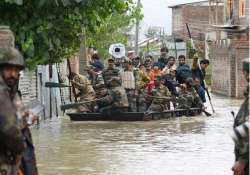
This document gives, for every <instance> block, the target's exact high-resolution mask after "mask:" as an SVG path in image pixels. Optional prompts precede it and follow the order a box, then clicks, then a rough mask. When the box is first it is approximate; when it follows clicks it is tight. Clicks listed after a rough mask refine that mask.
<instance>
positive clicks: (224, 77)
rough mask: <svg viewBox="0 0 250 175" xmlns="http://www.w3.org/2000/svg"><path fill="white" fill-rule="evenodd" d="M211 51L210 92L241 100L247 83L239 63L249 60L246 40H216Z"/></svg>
mask: <svg viewBox="0 0 250 175" xmlns="http://www.w3.org/2000/svg"><path fill="white" fill-rule="evenodd" d="M211 51H212V52H211V59H212V60H211V61H212V64H211V65H212V92H214V93H219V94H222V95H226V96H230V97H236V98H242V97H243V92H244V90H245V88H246V85H247V82H246V80H245V78H244V77H243V74H242V63H241V61H242V60H243V59H244V58H249V43H248V40H237V39H234V40H229V39H227V40H218V41H217V42H216V43H214V44H213V45H211Z"/></svg>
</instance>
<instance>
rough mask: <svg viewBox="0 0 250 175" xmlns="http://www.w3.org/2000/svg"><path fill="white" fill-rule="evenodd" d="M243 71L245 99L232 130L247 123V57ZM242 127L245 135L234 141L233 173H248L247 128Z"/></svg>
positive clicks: (242, 174) (238, 174) (246, 174)
mask: <svg viewBox="0 0 250 175" xmlns="http://www.w3.org/2000/svg"><path fill="white" fill-rule="evenodd" d="M243 73H244V76H245V78H246V80H247V82H248V85H247V88H246V91H245V92H244V96H245V100H244V102H243V104H242V105H241V107H240V110H239V112H238V114H237V116H236V118H235V121H234V131H236V130H238V129H237V128H239V127H241V126H246V124H247V125H249V59H245V60H243ZM243 128H244V129H245V131H244V132H245V137H243V136H239V138H238V141H237V142H235V164H234V166H233V167H232V170H233V171H234V174H235V175H248V174H249V129H248V127H243ZM243 135H244V134H243Z"/></svg>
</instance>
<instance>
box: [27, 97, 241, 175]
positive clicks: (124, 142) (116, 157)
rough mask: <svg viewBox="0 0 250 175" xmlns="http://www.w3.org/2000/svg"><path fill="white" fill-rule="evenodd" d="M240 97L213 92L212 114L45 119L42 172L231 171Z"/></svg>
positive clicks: (38, 135)
mask: <svg viewBox="0 0 250 175" xmlns="http://www.w3.org/2000/svg"><path fill="white" fill-rule="evenodd" d="M241 102H242V101H241V100H231V99H225V97H221V96H213V103H214V106H215V109H216V114H215V115H214V116H212V117H206V116H205V115H202V116H198V117H182V118H176V119H169V120H160V121H149V122H71V121H70V120H69V118H68V117H67V116H64V117H59V118H56V119H53V120H47V121H45V122H42V123H41V125H40V128H39V129H38V130H37V129H35V128H34V129H32V133H33V139H34V143H35V145H36V154H37V159H38V160H37V162H38V168H39V174H41V175H45V174H46V175H55V174H60V175H111V174H112V175H170V174H171V175H183V174H185V175H194V174H201V175H229V174H232V173H231V170H230V169H231V166H232V164H233V161H234V155H233V141H232V140H231V138H230V135H229V133H230V131H231V129H232V125H233V118H232V116H231V113H230V111H231V110H234V111H235V112H237V110H238V108H239V106H240V103H241ZM207 106H209V104H207ZM209 110H210V109H208V111H209Z"/></svg>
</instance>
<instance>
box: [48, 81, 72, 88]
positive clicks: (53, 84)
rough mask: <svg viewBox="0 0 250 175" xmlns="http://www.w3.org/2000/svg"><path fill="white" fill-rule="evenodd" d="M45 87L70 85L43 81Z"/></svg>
mask: <svg viewBox="0 0 250 175" xmlns="http://www.w3.org/2000/svg"><path fill="white" fill-rule="evenodd" d="M45 87H49V88H63V87H71V86H70V85H67V84H63V83H55V82H45Z"/></svg>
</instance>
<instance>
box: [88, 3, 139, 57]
mask: <svg viewBox="0 0 250 175" xmlns="http://www.w3.org/2000/svg"><path fill="white" fill-rule="evenodd" d="M142 17H143V16H142V15H141V12H140V9H137V8H133V7H131V8H130V9H129V10H128V11H127V12H126V13H120V14H118V13H113V14H112V15H110V16H109V17H108V18H107V19H106V21H105V22H103V23H102V24H101V25H99V26H95V28H94V32H91V31H88V36H87V43H88V45H93V46H95V47H96V48H97V49H98V52H99V54H100V55H101V56H102V57H103V58H107V57H109V53H108V49H109V46H110V45H111V44H113V43H123V44H124V45H125V46H128V38H129V35H130V34H129V33H130V31H131V30H132V27H133V25H134V24H135V22H136V19H138V20H140V19H142ZM93 33H94V34H93Z"/></svg>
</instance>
